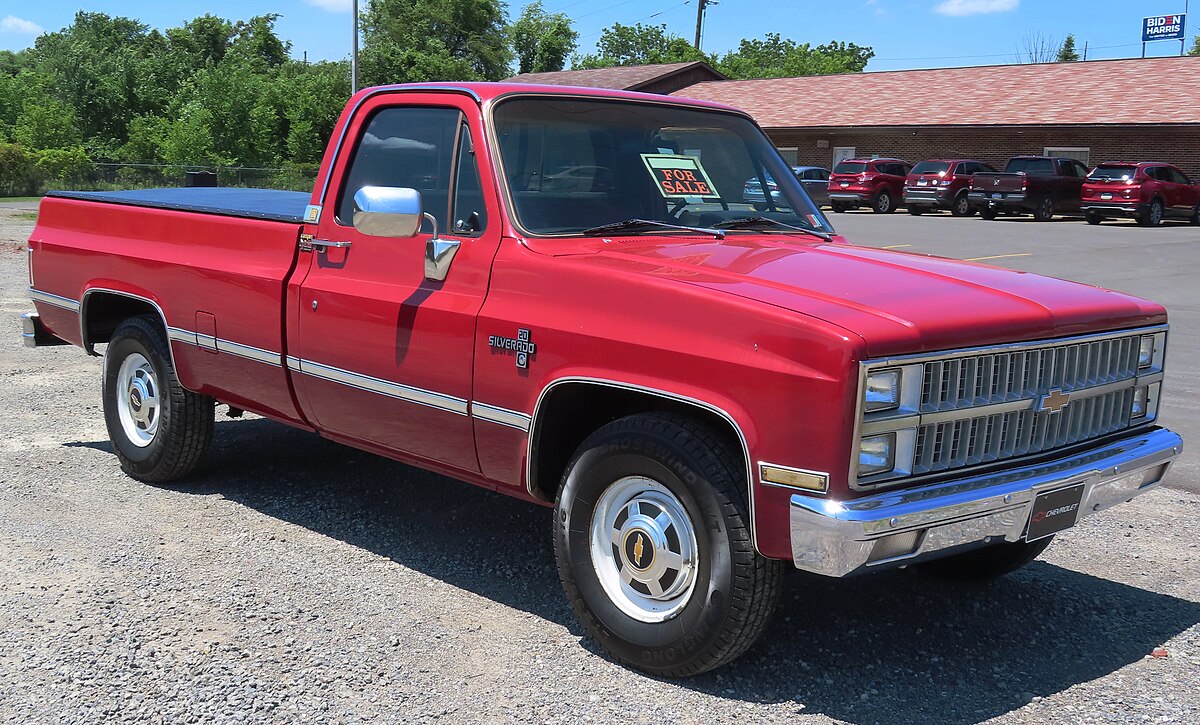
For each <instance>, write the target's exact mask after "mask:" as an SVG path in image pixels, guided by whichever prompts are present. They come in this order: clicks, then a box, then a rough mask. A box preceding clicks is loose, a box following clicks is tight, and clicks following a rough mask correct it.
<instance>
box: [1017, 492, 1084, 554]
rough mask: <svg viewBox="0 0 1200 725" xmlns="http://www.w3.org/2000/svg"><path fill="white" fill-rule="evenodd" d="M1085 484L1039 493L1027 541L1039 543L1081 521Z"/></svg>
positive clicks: (1030, 516)
mask: <svg viewBox="0 0 1200 725" xmlns="http://www.w3.org/2000/svg"><path fill="white" fill-rule="evenodd" d="M1083 489H1084V484H1082V483H1080V484H1077V485H1075V486H1069V487H1067V488H1060V489H1058V490H1055V491H1045V492H1043V493H1039V494H1038V495H1037V498H1035V499H1033V511H1031V512H1030V514H1029V529H1028V531H1027V532H1026V534H1025V540H1026V541H1037V540H1038V539H1044V538H1046V537H1047V536H1050V535H1051V534H1057V533H1058V532H1060V531H1062V530H1064V529H1069V528H1071V527H1072V526H1074V525H1075V522H1076V521H1078V520H1079V505H1080V503H1081V502H1082V501H1083Z"/></svg>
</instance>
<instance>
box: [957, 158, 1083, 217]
mask: <svg viewBox="0 0 1200 725" xmlns="http://www.w3.org/2000/svg"><path fill="white" fill-rule="evenodd" d="M1087 173H1088V172H1087V167H1086V166H1084V165H1083V164H1082V163H1080V162H1079V161H1077V160H1075V159H1071V158H1057V157H1052V156H1014V157H1013V158H1011V159H1009V160H1008V165H1007V166H1005V167H1004V172H1003V173H998V172H981V173H977V174H975V175H974V176H972V177H971V191H970V192H969V193H968V194H967V199H968V200H969V201H970V203H971V206H973V207H975V208H976V209H978V210H979V216H980V218H982V219H988V220H991V219H995V218H996V215H997V214H1001V213H1008V214H1022V213H1032V214H1033V218H1034V219H1037V220H1038V221H1040V222H1046V221H1050V219H1052V218H1053V217H1054V215H1055V214H1062V213H1064V212H1066V213H1072V212H1073V213H1079V205H1080V200H1081V197H1082V193H1083V180H1084V178H1086V177H1087Z"/></svg>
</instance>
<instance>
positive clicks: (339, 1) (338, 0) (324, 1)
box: [304, 0, 367, 13]
mask: <svg viewBox="0 0 1200 725" xmlns="http://www.w3.org/2000/svg"><path fill="white" fill-rule="evenodd" d="M304 2H306V3H308V4H309V5H316V6H317V7H319V8H321V9H322V10H328V11H329V12H331V13H348V12H350V0H304ZM358 4H359V6H360V8H359V9H360V10H361V9H363V8H364V7H365V6H366V4H367V3H366V2H365V0H360V2H359V3H358Z"/></svg>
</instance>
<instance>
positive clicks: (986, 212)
mask: <svg viewBox="0 0 1200 725" xmlns="http://www.w3.org/2000/svg"><path fill="white" fill-rule="evenodd" d="M979 218H980V219H983V220H984V221H989V222H990V221H991V220H993V219H995V218H996V210H995V209H991V208H989V207H986V206H985V207H983V208H981V209H980V210H979Z"/></svg>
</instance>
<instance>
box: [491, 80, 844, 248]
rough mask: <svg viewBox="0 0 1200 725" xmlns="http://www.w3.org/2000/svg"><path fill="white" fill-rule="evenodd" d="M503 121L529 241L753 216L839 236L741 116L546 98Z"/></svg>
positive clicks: (514, 107) (528, 102)
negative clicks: (636, 225)
mask: <svg viewBox="0 0 1200 725" xmlns="http://www.w3.org/2000/svg"><path fill="white" fill-rule="evenodd" d="M494 121H495V127H496V135H497V138H498V139H499V143H500V157H501V159H502V160H503V162H504V174H505V179H506V181H507V183H508V189H509V193H510V195H511V197H512V202H513V208H514V212H515V215H516V220H517V222H518V224H520V226H521V227H523V228H524V229H525V230H526V231H528V232H529V233H531V234H540V235H569V234H582V233H584V231H585V230H588V229H591V228H593V227H599V226H603V225H606V224H613V223H615V222H622V221H627V220H634V219H636V220H644V221H654V222H663V223H667V224H674V225H684V226H691V227H712V226H714V225H716V224H719V223H721V222H727V221H733V220H739V219H746V218H747V217H766V218H768V219H771V220H774V221H777V222H782V223H783V224H786V225H791V226H793V227H799V228H801V229H811V230H815V231H822V232H831V231H832V228H831V227H830V225H829V223H828V222H827V221H826V220H825V218H824V216H822V215H821V212H819V211H818V210H817V208H816V207H815V206H814V205H813V203H812V202H811V201H810V200H809V198H808V196H807V195H806V194H805V193H804V190H803V189H802V188H801V186H800V182H799V181H798V180H797V179H796V177H795V175H794V174H792V173H789V172H790V171H791V169H790V168H789V167H788V166H787V165H786V164H785V163H784V161H783V159H782V158H781V157H780V156H779V152H778V151H776V150H775V147H774V146H772V145H771V143H770V142H769V141H768V140H767V138H766V136H764V135H763V133H762V132H761V131H760V130H759V129H758V128H757V127H756V126H755V125H754V124H753V123H751V122H750V121H749V120H747V119H745V118H743V117H741V116H738V115H735V114H730V113H723V112H720V111H700V110H693V109H689V108H682V107H678V106H669V105H665V104H664V105H658V104H651V103H638V102H622V101H613V100H604V99H586V98H553V97H551V98H547V97H544V96H543V97H536V98H528V97H517V98H514V99H512V100H508V101H504V102H502V103H500V104H499V105H497V106H496V110H495V112H494ZM750 180H753V181H755V182H757V183H755V184H752V185H751V184H749V181H750ZM777 180H781V181H777ZM748 186H750V187H752V188H751V189H747V187H748ZM763 187H769V189H770V193H764V192H763V190H762V189H763ZM750 191H753V192H755V193H748V192H750ZM779 229H781V230H786V227H779ZM738 231H742V230H738ZM675 233H678V231H676V232H675ZM790 233H799V232H798V231H792V232H790Z"/></svg>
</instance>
